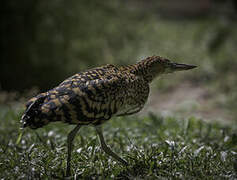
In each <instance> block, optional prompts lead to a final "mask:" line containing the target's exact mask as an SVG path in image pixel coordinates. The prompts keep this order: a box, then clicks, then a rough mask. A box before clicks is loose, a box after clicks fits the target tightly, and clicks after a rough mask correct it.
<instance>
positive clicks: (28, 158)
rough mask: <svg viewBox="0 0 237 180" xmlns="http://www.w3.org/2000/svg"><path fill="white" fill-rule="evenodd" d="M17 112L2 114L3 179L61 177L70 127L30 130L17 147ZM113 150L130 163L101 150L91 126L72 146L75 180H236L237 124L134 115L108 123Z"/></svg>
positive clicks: (0, 161)
mask: <svg viewBox="0 0 237 180" xmlns="http://www.w3.org/2000/svg"><path fill="white" fill-rule="evenodd" d="M20 114H21V110H20V109H19V108H16V107H14V108H9V107H8V108H6V107H2V108H1V110H0V133H1V136H0V142H1V143H0V179H51V178H53V179H55V178H56V179H62V178H63V177H64V175H65V168H66V150H67V149H66V137H67V134H68V132H69V131H70V130H71V129H72V126H69V125H66V124H62V123H52V124H50V125H48V126H46V127H45V128H41V129H38V130H36V131H34V130H30V129H27V130H26V131H25V133H24V135H23V137H22V140H21V142H20V144H19V145H16V140H17V137H18V134H19V119H20ZM103 128H104V135H105V138H106V141H107V143H108V144H109V145H110V147H111V148H112V149H113V150H114V151H115V152H116V153H118V154H119V155H120V156H122V157H123V158H124V159H126V160H127V161H128V162H129V166H128V167H123V166H121V165H120V164H119V163H117V162H116V161H114V160H113V159H112V158H110V157H108V156H107V155H106V154H105V153H104V152H103V151H102V150H101V148H100V145H99V142H98V139H97V137H96V134H95V131H94V129H93V128H92V127H83V128H82V129H81V130H80V131H79V134H78V135H77V137H76V139H75V142H74V151H73V158H72V174H73V176H72V178H75V179H136V178H137V179H235V178H237V134H236V132H237V125H236V124H230V125H223V124H218V123H207V122H205V121H202V120H199V119H196V118H195V117H190V118H187V119H177V118H175V117H160V116H155V115H153V114H148V115H147V117H138V116H130V117H124V118H114V119H112V120H110V121H109V122H107V123H105V124H104V126H103Z"/></svg>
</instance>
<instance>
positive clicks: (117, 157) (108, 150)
mask: <svg viewBox="0 0 237 180" xmlns="http://www.w3.org/2000/svg"><path fill="white" fill-rule="evenodd" d="M95 129H96V132H97V134H98V136H99V139H100V144H101V147H102V149H103V150H104V151H105V153H107V154H108V155H110V156H112V157H113V158H115V159H116V160H118V161H119V162H121V163H122V164H124V165H125V166H127V165H128V163H127V162H126V161H125V160H123V159H122V158H120V157H119V156H118V155H117V154H115V153H114V152H113V151H112V150H111V149H110V148H109V147H108V146H107V145H106V143H105V140H104V136H103V133H102V128H101V126H95Z"/></svg>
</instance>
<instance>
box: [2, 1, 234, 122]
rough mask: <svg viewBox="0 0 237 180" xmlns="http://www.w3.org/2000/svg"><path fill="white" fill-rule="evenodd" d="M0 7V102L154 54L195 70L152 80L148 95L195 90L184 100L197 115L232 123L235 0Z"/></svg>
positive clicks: (27, 3) (22, 3)
mask: <svg viewBox="0 0 237 180" xmlns="http://www.w3.org/2000/svg"><path fill="white" fill-rule="evenodd" d="M1 8H2V10H1V18H2V20H1V21H0V26H1V39H0V42H1V43H0V44H1V49H2V51H1V54H0V57H1V58H0V77H1V81H0V88H1V89H0V90H1V93H0V101H1V104H9V102H12V101H18V100H19V99H21V98H22V97H28V96H32V95H35V94H36V93H37V92H39V91H45V90H48V89H50V88H53V87H54V86H56V85H57V84H58V83H59V82H61V81H62V80H64V79H65V78H67V77H69V76H71V75H73V74H74V73H76V72H79V71H81V70H85V69H88V68H91V67H95V66H98V65H103V64H107V63H113V64H117V65H124V64H132V63H135V62H136V61H138V60H140V59H143V58H145V57H147V56H152V55H160V56H164V57H167V58H169V59H171V60H174V61H177V62H184V63H191V64H195V65H197V66H198V69H196V70H194V71H192V72H185V73H178V74H176V75H169V76H168V77H163V78H161V79H160V80H158V81H156V82H155V83H154V85H153V88H152V92H158V93H153V94H154V96H156V95H159V96H160V97H163V99H166V98H165V95H167V94H169V93H170V94H172V95H173V96H174V97H177V96H178V95H176V94H174V93H175V89H176V88H177V87H178V88H179V90H180V91H183V92H184V94H183V96H184V95H185V94H186V92H187V93H188V92H191V94H196V93H198V92H199V91H198V92H196V90H197V89H199V90H200V89H201V90H200V91H201V93H200V96H197V97H195V98H196V99H195V98H194V97H193V96H191V97H190V98H189V99H191V100H192V99H193V100H194V102H192V104H194V105H192V107H193V108H194V109H195V112H196V113H197V114H201V116H202V114H204V117H205V114H209V112H210V114H213V116H214V118H216V117H219V116H220V114H224V115H223V116H221V117H223V119H225V118H226V119H232V120H236V118H235V117H236V114H237V113H236V112H235V111H236V108H237V76H236V75H237V73H236V68H237V60H236V50H237V29H236V28H237V25H236V19H237V18H236V16H237V5H236V1H234V0H233V1H232V0H200V1H195V0H181V1H180V0H168V1H157V0H150V1H149V2H148V1H146V0H130V1H124V0H117V1H116V0H115V1H104V0H96V1H92V0H71V1H65V0H51V1H44V0H43V1H40V0H35V1H29V0H28V1H27V0H23V1H16V0H8V1H3V2H1ZM186 84H189V85H188V87H187V86H186ZM190 84H191V85H190ZM32 89H33V90H32ZM35 89H36V90H35ZM28 92H32V93H28ZM192 92H193V93H192ZM180 98H181V101H182V97H180ZM155 99H156V98H155ZM200 99H201V100H200ZM158 100H159V98H158V99H157V101H158ZM172 100H173V101H174V102H175V100H174V99H171V100H170V102H172ZM176 101H178V102H179V100H176ZM152 104H153V103H150V105H149V106H148V107H149V108H150V106H152ZM204 105H205V106H204ZM160 106H162V105H160V104H158V105H157V106H153V109H154V107H155V108H156V107H157V108H159V107H160ZM188 106H189V104H188ZM207 106H208V107H210V108H208V107H207ZM186 107H187V106H185V107H184V109H185V108H186ZM189 107H190V106H189ZM149 108H147V110H149ZM169 108H170V109H171V110H172V108H173V107H170V106H165V107H164V109H169ZM151 109H152V108H151ZM189 110H190V109H187V111H189ZM155 111H156V110H155ZM157 111H159V110H157ZM179 111H180V112H183V111H182V110H180V109H179ZM191 112H192V111H191ZM203 112H204V113H203Z"/></svg>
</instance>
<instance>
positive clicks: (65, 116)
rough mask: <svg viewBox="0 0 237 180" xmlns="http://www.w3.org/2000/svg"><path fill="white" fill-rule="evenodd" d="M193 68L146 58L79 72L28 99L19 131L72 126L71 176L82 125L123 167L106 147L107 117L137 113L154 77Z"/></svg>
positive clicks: (68, 173)
mask: <svg viewBox="0 0 237 180" xmlns="http://www.w3.org/2000/svg"><path fill="white" fill-rule="evenodd" d="M196 67H197V66H195V65H188V64H180V63H175V62H173V61H171V60H169V59H167V58H163V57H160V56H150V57H147V58H145V59H143V60H141V61H138V62H137V63H135V64H132V65H126V66H115V65H112V64H107V65H103V66H100V67H95V68H92V69H89V70H86V71H83V72H79V73H77V74H75V75H73V76H71V77H69V78H68V79H66V80H64V81H63V82H62V83H60V84H59V85H58V86H56V87H54V88H52V89H50V90H49V91H47V92H43V93H40V94H38V95H36V96H35V97H33V98H31V99H30V100H29V101H28V102H27V103H26V109H25V112H24V113H23V115H22V118H21V123H22V128H26V127H29V128H31V129H37V128H41V127H43V126H45V125H47V124H49V123H51V122H55V121H61V122H63V123H68V124H73V125H75V127H74V129H72V131H70V133H69V134H68V136H67V165H66V176H70V174H71V168H70V167H71V166H70V162H71V153H72V145H73V140H74V138H75V136H76V134H77V132H78V131H79V129H80V128H81V127H82V126H85V125H92V126H93V127H94V128H95V130H96V132H97V135H98V137H99V140H100V144H101V148H102V149H103V150H104V152H105V153H107V154H108V155H109V156H111V157H113V158H114V159H115V160H117V161H118V162H120V163H122V165H125V166H127V165H128V162H127V161H125V160H124V159H122V158H121V157H119V156H118V155H117V154H116V153H114V152H113V151H112V150H111V149H110V147H109V146H108V145H107V144H106V142H105V139H104V136H103V131H102V124H103V123H105V122H106V121H108V120H109V119H111V117H114V116H127V115H131V114H135V113H137V112H139V111H141V110H142V109H143V107H144V105H145V103H146V102H147V99H148V96H149V91H150V90H149V89H150V88H149V86H150V83H151V82H152V81H153V80H154V79H155V78H156V77H158V76H160V75H162V74H168V73H173V72H176V71H183V70H189V69H193V68H196Z"/></svg>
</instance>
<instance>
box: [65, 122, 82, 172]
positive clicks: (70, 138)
mask: <svg viewBox="0 0 237 180" xmlns="http://www.w3.org/2000/svg"><path fill="white" fill-rule="evenodd" d="M80 127H81V125H77V126H76V127H75V128H74V129H73V130H72V131H71V132H70V133H69V134H68V136H67V171H66V176H70V165H71V164H70V161H71V154H72V142H73V139H74V138H75V136H76V134H77V132H78V130H79V129H80Z"/></svg>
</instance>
